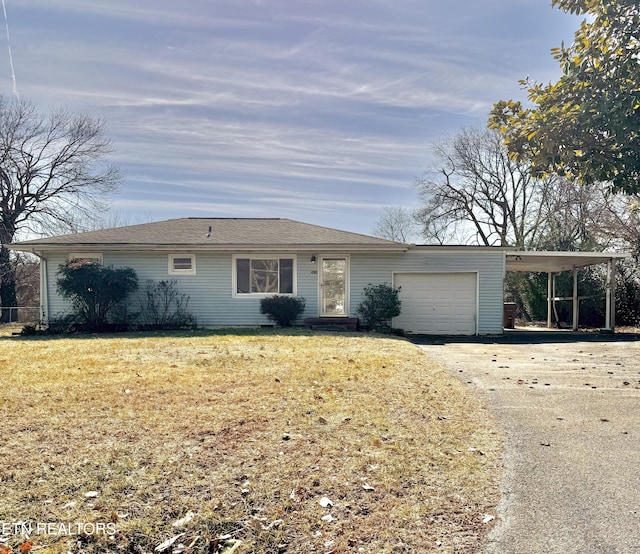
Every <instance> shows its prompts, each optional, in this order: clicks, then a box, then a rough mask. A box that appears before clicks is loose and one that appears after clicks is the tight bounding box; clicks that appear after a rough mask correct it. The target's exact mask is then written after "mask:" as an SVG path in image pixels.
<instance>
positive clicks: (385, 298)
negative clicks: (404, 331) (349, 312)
mask: <svg viewBox="0 0 640 554" xmlns="http://www.w3.org/2000/svg"><path fill="white" fill-rule="evenodd" d="M399 292H400V288H397V289H394V288H393V287H392V286H390V285H388V284H387V283H383V284H381V285H372V284H371V283H369V285H367V286H366V287H365V288H364V292H363V293H362V296H363V297H364V300H363V301H362V302H361V303H360V305H359V306H358V309H357V310H356V313H357V314H358V315H359V316H360V318H361V319H362V324H363V326H364V327H365V328H366V329H371V330H373V331H379V332H383V333H390V332H391V319H392V318H394V317H397V316H399V315H400V311H401V304H402V302H401V301H400V298H398V293H399Z"/></svg>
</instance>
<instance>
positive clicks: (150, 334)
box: [0, 324, 401, 341]
mask: <svg viewBox="0 0 640 554" xmlns="http://www.w3.org/2000/svg"><path fill="white" fill-rule="evenodd" d="M21 329H22V327H21V326H19V325H12V324H6V325H0V341H8V340H12V341H51V340H61V339H77V340H95V339H109V338H113V339H116V338H117V339H140V338H158V339H161V338H193V337H216V336H218V337H222V336H247V337H250V336H255V337H268V336H286V337H295V336H300V337H305V336H308V337H313V336H325V337H326V336H335V337H353V338H355V337H363V336H370V337H381V338H401V337H397V336H394V335H379V334H375V333H369V332H355V331H316V330H312V329H307V328H306V327H299V326H296V327H289V328H281V327H273V326H265V327H223V328H216V329H204V328H197V329H178V330H175V329H174V330H142V331H137V330H133V329H132V330H127V331H116V332H102V333H91V332H80V331H78V332H65V333H47V332H38V333H36V334H30V335H22V334H21V333H20V330H21Z"/></svg>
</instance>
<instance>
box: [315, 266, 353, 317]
mask: <svg viewBox="0 0 640 554" xmlns="http://www.w3.org/2000/svg"><path fill="white" fill-rule="evenodd" d="M348 289H349V260H348V258H346V257H328V258H322V260H321V262H320V316H321V317H331V316H332V317H342V316H344V317H346V316H347V315H348V314H349V309H348V306H347V299H348V296H349V291H348Z"/></svg>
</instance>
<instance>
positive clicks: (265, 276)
mask: <svg viewBox="0 0 640 554" xmlns="http://www.w3.org/2000/svg"><path fill="white" fill-rule="evenodd" d="M235 261H236V268H235V269H236V279H235V285H234V292H235V294H238V295H244V294H261V295H265V294H294V277H293V273H294V263H293V262H294V260H293V258H240V257H238V258H236V260H235Z"/></svg>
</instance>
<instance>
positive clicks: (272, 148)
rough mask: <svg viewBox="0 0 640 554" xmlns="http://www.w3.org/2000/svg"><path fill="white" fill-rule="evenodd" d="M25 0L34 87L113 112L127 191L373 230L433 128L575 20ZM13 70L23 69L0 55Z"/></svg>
mask: <svg viewBox="0 0 640 554" xmlns="http://www.w3.org/2000/svg"><path fill="white" fill-rule="evenodd" d="M12 10H13V12H14V15H13V17H12V23H13V28H12V41H13V46H14V49H13V54H14V57H15V59H16V65H17V66H18V67H19V68H20V77H21V89H22V90H23V92H22V94H23V96H25V97H28V98H30V99H33V100H35V101H36V102H38V103H39V104H41V105H42V106H43V107H45V106H49V105H60V104H62V105H66V106H69V107H70V108H73V109H78V110H82V111H85V112H89V113H91V114H94V115H96V116H100V117H104V118H105V119H106V120H107V122H108V127H109V130H110V134H111V135H112V137H113V140H114V143H115V146H116V148H117V151H116V159H117V161H118V162H119V163H120V164H121V166H122V168H123V170H124V171H125V173H126V174H127V176H128V184H127V186H126V187H125V189H124V190H123V191H122V193H121V195H120V196H119V197H118V198H117V203H118V205H119V207H120V208H128V209H131V210H134V211H135V210H140V209H141V208H144V209H145V210H147V211H148V210H150V209H153V210H155V213H158V214H161V215H162V216H166V215H167V214H168V212H170V211H171V210H172V209H173V210H175V211H180V212H182V214H181V215H185V214H188V213H196V212H197V213H202V212H203V211H204V212H206V211H209V213H212V214H214V215H215V213H217V212H223V213H225V214H230V213H235V214H237V215H243V214H251V215H261V212H266V211H269V212H270V213H269V215H284V216H288V217H294V218H297V219H305V218H306V219H307V220H309V221H313V222H316V223H321V224H328V225H336V226H342V227H345V225H342V224H341V222H344V221H348V224H349V225H350V228H351V229H352V230H360V231H362V232H367V231H369V230H370V229H371V227H372V226H373V221H374V220H375V219H376V218H377V216H378V214H379V210H380V207H381V206H383V205H389V204H395V203H403V204H406V203H410V202H412V201H415V194H414V191H413V188H412V186H411V185H412V181H413V176H414V175H417V174H420V173H421V172H422V170H423V168H425V167H427V166H428V165H429V160H428V156H429V149H430V145H431V144H432V143H433V142H437V141H438V140H440V139H442V138H443V137H444V136H446V135H449V134H451V133H453V132H455V130H456V129H457V128H459V126H460V125H461V124H473V123H476V124H480V125H482V124H484V120H485V118H486V114H487V111H488V109H489V108H490V106H491V104H492V103H493V102H495V101H496V100H498V99H500V98H505V97H513V96H517V95H520V96H522V91H520V90H519V88H518V84H517V80H518V79H519V78H521V77H523V76H524V75H526V74H527V73H531V74H532V75H535V74H536V73H538V72H539V73H540V75H536V76H537V78H539V79H546V78H548V76H549V75H552V73H553V71H554V62H553V60H551V59H550V57H549V56H548V55H547V52H548V49H549V48H550V47H551V46H554V45H555V44H556V43H557V40H555V36H556V35H557V34H559V33H561V32H563V30H565V29H566V31H567V36H566V38H570V34H571V33H570V32H569V29H570V28H571V27H570V26H569V24H568V19H564V17H565V16H562V14H559V13H558V12H556V11H554V10H553V9H551V8H549V7H547V6H540V4H539V2H532V1H531V0H513V1H512V2H509V3H505V2H503V1H501V0H488V1H486V2H481V3H479V2H474V1H472V0H463V1H461V2H448V3H446V2H445V3H443V2H441V1H436V0H402V1H400V2H397V1H395V0H367V1H365V0H353V1H350V2H344V1H343V0H305V1H301V2H291V0H245V1H243V2H239V1H237V0H189V2H187V3H178V2H175V0H155V1H154V2H153V3H149V2H147V1H143V0H56V2H50V1H49V0H20V3H19V4H17V3H16V4H14V5H13V6H12ZM522 21H531V22H535V23H536V26H535V27H531V28H530V27H529V26H527V25H522ZM573 26H575V25H573ZM551 31H552V32H553V33H555V34H554V35H553V40H552V37H551V36H550V35H549V34H548V33H551ZM546 40H548V41H549V44H547V45H544V42H545V41H546ZM0 87H3V90H7V89H9V90H10V87H11V83H10V77H9V74H8V73H6V74H5V72H4V71H3V66H2V65H0ZM149 191H152V194H150V192H149ZM278 211H280V212H281V213H278ZM296 213H297V214H299V216H298V217H296ZM349 213H351V214H357V215H355V216H353V217H349V216H348V215H347V214H349ZM169 215H170V214H169ZM303 216H304V217H303ZM307 216H308V217H307ZM355 226H361V227H360V228H357V227H355Z"/></svg>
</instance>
